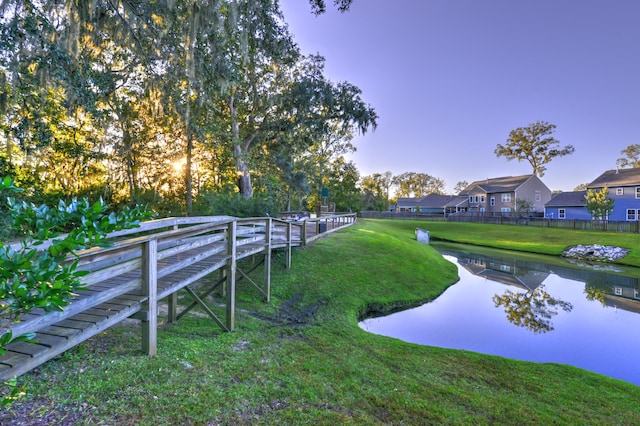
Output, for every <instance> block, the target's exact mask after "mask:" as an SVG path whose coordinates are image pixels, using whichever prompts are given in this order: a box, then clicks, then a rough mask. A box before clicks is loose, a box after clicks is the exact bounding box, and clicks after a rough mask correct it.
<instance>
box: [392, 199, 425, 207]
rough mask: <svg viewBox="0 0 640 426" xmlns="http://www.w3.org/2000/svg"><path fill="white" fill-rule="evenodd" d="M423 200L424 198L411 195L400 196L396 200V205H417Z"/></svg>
mask: <svg viewBox="0 0 640 426" xmlns="http://www.w3.org/2000/svg"><path fill="white" fill-rule="evenodd" d="M421 200H422V198H415V197H411V198H398V201H397V202H396V205H398V206H402V207H406V206H408V207H416V206H417V205H419V204H420V201H421Z"/></svg>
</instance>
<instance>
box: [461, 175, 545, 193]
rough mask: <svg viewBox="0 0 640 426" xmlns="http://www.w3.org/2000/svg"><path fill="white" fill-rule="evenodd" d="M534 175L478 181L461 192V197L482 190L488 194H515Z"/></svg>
mask: <svg viewBox="0 0 640 426" xmlns="http://www.w3.org/2000/svg"><path fill="white" fill-rule="evenodd" d="M531 176H533V175H523V176H504V177H498V178H492V179H484V180H477V181H475V182H472V183H471V184H469V186H467V187H466V188H465V189H463V190H462V192H460V195H468V194H469V193H470V192H471V191H472V190H473V189H475V188H480V189H482V190H484V191H485V192H486V193H487V194H489V193H495V192H513V191H515V190H516V189H518V187H519V186H520V185H522V184H523V183H525V182H526V181H527V180H529V179H530V178H531Z"/></svg>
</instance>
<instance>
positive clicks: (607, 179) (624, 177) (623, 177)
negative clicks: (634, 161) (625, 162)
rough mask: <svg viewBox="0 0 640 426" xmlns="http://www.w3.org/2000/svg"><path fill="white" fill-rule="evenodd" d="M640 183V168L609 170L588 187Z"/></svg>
mask: <svg viewBox="0 0 640 426" xmlns="http://www.w3.org/2000/svg"><path fill="white" fill-rule="evenodd" d="M631 185H634V186H635V185H640V168H632V169H615V170H607V171H606V172H604V173H602V174H601V175H600V176H598V177H597V178H596V180H594V181H593V182H591V183H590V184H589V185H587V188H603V187H605V186H606V187H612V186H631Z"/></svg>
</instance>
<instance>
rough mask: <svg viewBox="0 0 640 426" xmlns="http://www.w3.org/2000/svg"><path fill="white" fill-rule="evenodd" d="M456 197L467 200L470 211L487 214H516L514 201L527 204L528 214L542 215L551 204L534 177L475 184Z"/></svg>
mask: <svg viewBox="0 0 640 426" xmlns="http://www.w3.org/2000/svg"><path fill="white" fill-rule="evenodd" d="M459 195H461V196H465V197H466V198H467V203H468V206H467V207H468V210H469V211H473V212H489V213H494V212H501V213H511V212H515V211H517V204H516V200H523V201H526V202H528V203H529V204H530V206H531V210H530V211H531V212H536V213H541V214H542V213H543V212H544V206H545V203H547V202H549V200H551V190H550V189H549V188H548V187H547V186H546V185H545V184H544V183H543V182H542V181H541V180H540V178H539V177H538V176H536V175H533V174H532V175H523V176H505V177H499V178H493V179H485V180H479V181H475V182H473V183H471V184H470V185H468V186H467V187H466V188H465V189H464V190H462V192H460V194H459Z"/></svg>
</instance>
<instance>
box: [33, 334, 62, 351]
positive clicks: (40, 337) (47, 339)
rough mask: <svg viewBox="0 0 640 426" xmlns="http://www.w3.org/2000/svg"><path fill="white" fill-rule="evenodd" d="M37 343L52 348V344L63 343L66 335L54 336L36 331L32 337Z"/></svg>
mask: <svg viewBox="0 0 640 426" xmlns="http://www.w3.org/2000/svg"><path fill="white" fill-rule="evenodd" d="M34 340H35V341H36V342H37V343H38V344H39V345H42V346H46V347H47V348H52V347H54V346H59V345H63V344H65V343H66V342H67V337H63V336H56V335H52V334H44V333H36V337H35V339H34Z"/></svg>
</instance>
